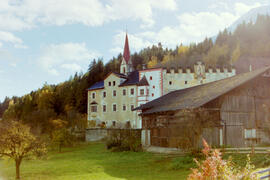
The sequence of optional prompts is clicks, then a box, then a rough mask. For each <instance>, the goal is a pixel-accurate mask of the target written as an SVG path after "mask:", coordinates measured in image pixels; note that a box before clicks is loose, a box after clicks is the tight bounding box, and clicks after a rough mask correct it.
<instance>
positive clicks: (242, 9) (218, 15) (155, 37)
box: [111, 3, 260, 53]
mask: <svg viewBox="0 0 270 180" xmlns="http://www.w3.org/2000/svg"><path fill="white" fill-rule="evenodd" d="M221 5H223V6H225V4H224V3H219V4H217V6H221ZM259 5H260V4H259V3H255V4H252V5H246V4H243V3H235V4H234V8H232V9H230V10H228V9H227V8H226V7H227V6H225V8H224V9H223V11H220V12H207V11H205V12H198V13H195V12H191V13H183V14H180V15H179V16H178V22H177V23H176V25H175V26H164V27H162V28H161V29H160V30H159V31H145V32H142V33H135V34H129V41H130V43H129V44H130V46H131V49H132V48H133V50H135V51H138V50H140V49H142V48H145V47H148V46H151V45H152V44H157V43H159V42H161V43H162V45H163V46H165V47H168V48H175V46H176V45H179V44H181V43H183V44H188V43H190V42H200V41H202V40H203V39H204V38H205V37H213V36H215V35H217V34H218V32H219V31H222V30H223V29H224V28H227V27H229V26H230V25H231V24H232V23H233V22H234V21H235V20H237V19H238V18H239V17H240V16H241V15H243V14H244V13H246V12H247V11H249V10H250V9H251V8H254V7H257V6H259ZM212 8H214V6H213V7H212ZM124 37H125V34H124V32H122V31H120V32H118V33H117V34H116V35H115V36H114V43H115V44H114V48H112V49H111V52H113V53H119V52H121V51H123V46H124V45H123V43H124Z"/></svg>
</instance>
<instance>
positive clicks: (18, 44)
mask: <svg viewBox="0 0 270 180" xmlns="http://www.w3.org/2000/svg"><path fill="white" fill-rule="evenodd" d="M269 4H270V1H269V0H188V1H187V0H136V1H134V0H76V1H74V0H46V1H44V0H0V22H1V23H0V101H3V100H4V98H5V97H6V96H9V97H11V96H22V95H24V94H27V93H30V92H31V91H34V90H37V89H38V88H41V87H42V86H43V84H44V83H45V82H47V83H48V84H57V83H60V82H63V81H65V80H68V79H69V78H70V76H72V75H74V73H75V72H83V73H85V72H86V71H87V68H88V65H89V64H90V63H91V61H92V60H93V59H94V58H96V59H97V58H103V61H104V63H106V62H108V61H109V60H110V59H111V58H112V57H113V56H115V57H116V56H117V55H118V54H119V53H122V52H123V46H124V38H125V33H126V31H127V32H128V36H129V45H130V50H131V53H134V52H136V51H137V52H138V51H140V50H141V49H143V48H146V47H148V46H152V45H153V44H155V45H157V44H158V43H159V42H161V44H162V45H163V47H168V48H175V47H176V46H177V45H179V44H181V43H182V44H189V43H191V42H200V41H202V40H203V39H204V38H205V37H212V36H215V35H216V34H217V33H218V32H219V31H220V30H223V29H224V28H226V27H229V26H230V25H231V24H232V23H233V22H234V21H236V20H237V19H238V18H239V17H241V16H242V15H243V14H245V13H247V12H248V11H249V10H250V9H252V8H255V7H259V6H263V5H269Z"/></svg>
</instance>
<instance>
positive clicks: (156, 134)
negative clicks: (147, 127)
mask: <svg viewBox="0 0 270 180" xmlns="http://www.w3.org/2000/svg"><path fill="white" fill-rule="evenodd" d="M150 134H151V145H153V146H160V147H168V128H162V127H159V128H152V129H151V133H150Z"/></svg>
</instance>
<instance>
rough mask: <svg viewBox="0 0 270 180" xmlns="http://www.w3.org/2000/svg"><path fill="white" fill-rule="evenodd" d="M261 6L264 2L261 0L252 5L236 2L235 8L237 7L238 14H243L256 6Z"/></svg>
mask: <svg viewBox="0 0 270 180" xmlns="http://www.w3.org/2000/svg"><path fill="white" fill-rule="evenodd" d="M259 6H262V4H261V3H259V2H256V3H254V4H251V5H248V4H244V3H240V2H237V3H235V7H234V9H235V12H236V15H238V16H241V15H243V14H245V13H247V12H248V11H249V10H251V9H253V8H256V7H259Z"/></svg>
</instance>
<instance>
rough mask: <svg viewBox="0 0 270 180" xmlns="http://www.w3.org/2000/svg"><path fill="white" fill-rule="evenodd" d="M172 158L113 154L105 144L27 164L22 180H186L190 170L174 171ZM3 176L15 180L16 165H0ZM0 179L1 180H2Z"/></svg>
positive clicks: (2, 162)
mask: <svg viewBox="0 0 270 180" xmlns="http://www.w3.org/2000/svg"><path fill="white" fill-rule="evenodd" d="M172 164H173V163H172V158H170V157H167V156H164V155H163V156H159V155H153V154H151V153H147V152H139V153H136V152H110V151H108V150H106V148H105V145H104V144H103V143H92V144H88V145H83V146H80V147H76V148H66V149H64V152H63V153H57V152H50V153H49V154H48V158H47V160H24V161H23V162H22V165H21V178H22V179H27V180H28V179H42V180H47V179H50V180H51V179H59V180H60V179H61V180H67V179H70V180H80V179H82V180H84V179H95V180H98V179H102V180H106V179H108V180H109V179H149V180H150V179H151V180H152V179H155V180H156V179H185V177H186V176H187V174H188V173H189V168H183V169H182V170H175V168H173V166H172ZM0 175H2V176H3V177H4V178H6V179H14V177H15V165H14V162H13V161H10V162H7V161H0ZM0 179H1V178H0Z"/></svg>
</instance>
